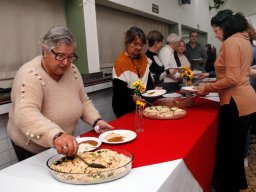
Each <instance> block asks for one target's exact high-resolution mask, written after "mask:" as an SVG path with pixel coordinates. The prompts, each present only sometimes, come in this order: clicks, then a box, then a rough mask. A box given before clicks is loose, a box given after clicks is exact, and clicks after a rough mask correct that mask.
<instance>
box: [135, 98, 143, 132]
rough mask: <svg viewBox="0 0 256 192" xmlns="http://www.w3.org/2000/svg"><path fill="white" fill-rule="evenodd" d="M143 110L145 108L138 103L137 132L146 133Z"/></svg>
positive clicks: (136, 115) (136, 112)
mask: <svg viewBox="0 0 256 192" xmlns="http://www.w3.org/2000/svg"><path fill="white" fill-rule="evenodd" d="M143 109H144V107H143V106H141V105H140V104H139V102H136V110H135V131H136V132H143V131H144V117H143Z"/></svg>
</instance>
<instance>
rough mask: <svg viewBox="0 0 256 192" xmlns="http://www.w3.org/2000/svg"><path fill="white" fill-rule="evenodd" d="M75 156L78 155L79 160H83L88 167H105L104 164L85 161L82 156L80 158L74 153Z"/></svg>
mask: <svg viewBox="0 0 256 192" xmlns="http://www.w3.org/2000/svg"><path fill="white" fill-rule="evenodd" d="M76 157H78V158H79V159H80V160H81V161H83V162H84V163H85V164H86V165H88V167H92V168H98V169H104V168H107V167H106V166H104V165H102V164H99V163H88V162H87V161H85V159H84V158H82V157H81V156H80V155H76Z"/></svg>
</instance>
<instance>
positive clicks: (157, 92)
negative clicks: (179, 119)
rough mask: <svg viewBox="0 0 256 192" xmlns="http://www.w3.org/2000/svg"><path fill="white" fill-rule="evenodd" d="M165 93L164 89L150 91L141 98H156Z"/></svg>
mask: <svg viewBox="0 0 256 192" xmlns="http://www.w3.org/2000/svg"><path fill="white" fill-rule="evenodd" d="M165 93H166V90H165V89H152V90H148V91H146V92H145V93H143V94H142V96H143V97H158V96H161V95H163V94H165Z"/></svg>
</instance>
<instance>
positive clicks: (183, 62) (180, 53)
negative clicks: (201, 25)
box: [174, 40, 190, 67]
mask: <svg viewBox="0 0 256 192" xmlns="http://www.w3.org/2000/svg"><path fill="white" fill-rule="evenodd" d="M185 50H186V44H185V42H184V41H183V40H181V41H180V43H179V46H178V48H177V51H174V58H175V61H176V63H177V66H178V67H181V66H186V67H190V63H189V61H188V59H187V57H186V55H185V54H184V53H185Z"/></svg>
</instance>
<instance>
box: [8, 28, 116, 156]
mask: <svg viewBox="0 0 256 192" xmlns="http://www.w3.org/2000/svg"><path fill="white" fill-rule="evenodd" d="M75 49H76V41H75V37H74V36H73V34H72V33H71V32H70V31H69V30H68V29H66V28H63V27H54V28H52V29H50V30H49V32H48V33H47V34H46V35H45V36H44V37H43V39H42V55H40V56H37V57H36V58H34V59H33V60H31V61H29V62H27V63H25V64H24V65H23V66H22V67H21V68H20V69H19V70H18V72H17V73H16V76H15V79H14V83H13V87H12V93H11V98H12V104H11V108H10V113H9V122H8V126H7V131H8V134H9V136H10V138H11V141H12V143H13V146H14V150H15V152H16V155H17V157H18V160H19V161H20V160H23V159H26V158H28V157H30V156H32V155H34V154H36V153H39V152H41V151H44V150H45V149H47V148H50V147H53V146H55V147H56V149H57V152H58V153H60V154H64V155H68V156H71V155H75V154H76V153H77V150H78V143H77V141H76V138H75V137H73V136H72V134H73V131H74V129H75V127H76V124H77V122H78V120H79V119H80V118H81V119H82V120H84V121H85V122H86V123H88V124H90V125H92V126H93V127H99V128H100V129H101V130H102V131H104V130H106V129H111V128H112V126H111V125H109V124H108V123H107V122H105V121H104V120H102V119H101V117H100V115H99V113H98V111H97V110H96V109H95V107H94V105H93V104H92V102H91V100H90V99H89V98H88V96H87V94H86V93H85V92H84V85H83V81H82V78H81V75H80V73H79V71H78V69H77V68H76V66H75V65H74V64H73V62H75V61H76V60H77V58H78V57H77V56H76V54H75Z"/></svg>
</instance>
